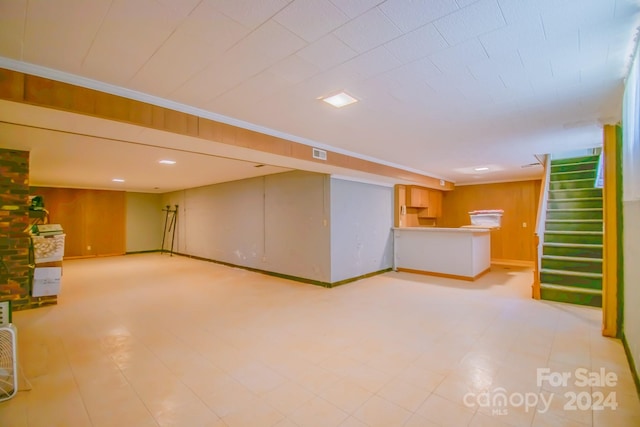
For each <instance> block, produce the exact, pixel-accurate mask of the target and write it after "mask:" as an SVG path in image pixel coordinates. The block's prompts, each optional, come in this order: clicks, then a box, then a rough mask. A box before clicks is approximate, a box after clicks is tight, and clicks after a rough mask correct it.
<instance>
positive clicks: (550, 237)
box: [544, 230, 603, 245]
mask: <svg viewBox="0 0 640 427" xmlns="http://www.w3.org/2000/svg"><path fill="white" fill-rule="evenodd" d="M602 236H603V233H602V231H566V230H551V231H545V233H544V242H545V243H587V244H598V245H599V244H602Z"/></svg>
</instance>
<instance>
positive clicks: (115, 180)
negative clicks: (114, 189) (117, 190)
mask: <svg viewBox="0 0 640 427" xmlns="http://www.w3.org/2000/svg"><path fill="white" fill-rule="evenodd" d="M111 181H113V182H124V179H122V178H113V179H112V180H111Z"/></svg>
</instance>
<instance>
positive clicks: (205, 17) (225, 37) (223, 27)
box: [176, 1, 250, 56]
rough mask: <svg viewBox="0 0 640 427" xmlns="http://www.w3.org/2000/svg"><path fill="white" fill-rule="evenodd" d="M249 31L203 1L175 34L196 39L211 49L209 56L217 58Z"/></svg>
mask: <svg viewBox="0 0 640 427" xmlns="http://www.w3.org/2000/svg"><path fill="white" fill-rule="evenodd" d="M249 31H250V30H249V29H248V28H247V27H244V26H243V25H241V24H239V23H238V22H237V21H234V20H233V19H231V18H229V17H228V16H226V15H224V14H222V13H221V12H219V11H218V10H217V9H215V8H214V7H213V5H212V4H211V3H210V2H207V1H204V2H202V3H200V4H199V5H198V7H197V8H196V9H195V10H194V11H193V13H191V14H190V15H189V16H188V17H187V18H186V19H184V20H183V21H182V22H181V23H180V26H179V27H178V29H177V30H176V32H177V33H184V34H185V35H187V36H189V37H191V38H198V39H200V40H201V42H202V43H206V44H208V45H209V46H210V47H211V51H210V53H209V55H210V56H217V55H218V54H220V53H222V52H224V51H226V50H227V49H229V48H230V47H231V46H233V45H234V44H236V43H237V42H238V41H240V40H241V39H242V38H244V37H245V36H246V35H247V34H249Z"/></svg>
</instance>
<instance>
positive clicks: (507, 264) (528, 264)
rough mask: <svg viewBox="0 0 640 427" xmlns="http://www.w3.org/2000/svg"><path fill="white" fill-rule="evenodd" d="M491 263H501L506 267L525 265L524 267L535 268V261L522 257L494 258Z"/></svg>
mask: <svg viewBox="0 0 640 427" xmlns="http://www.w3.org/2000/svg"><path fill="white" fill-rule="evenodd" d="M491 264H493V265H501V266H505V267H523V268H533V267H534V263H533V261H524V260H520V259H492V260H491Z"/></svg>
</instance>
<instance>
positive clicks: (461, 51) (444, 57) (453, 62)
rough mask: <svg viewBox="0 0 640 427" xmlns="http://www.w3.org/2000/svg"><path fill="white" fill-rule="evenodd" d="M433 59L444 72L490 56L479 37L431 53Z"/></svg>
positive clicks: (430, 56)
mask: <svg viewBox="0 0 640 427" xmlns="http://www.w3.org/2000/svg"><path fill="white" fill-rule="evenodd" d="M429 58H430V59H431V61H432V62H433V63H434V64H435V65H436V67H438V68H439V69H440V70H441V71H443V72H451V71H456V70H459V69H460V68H463V67H466V66H469V65H471V64H473V63H475V62H479V61H482V60H485V59H487V58H488V56H487V53H486V52H485V50H484V49H483V47H482V45H481V44H480V42H479V41H478V40H477V39H474V40H470V41H467V42H463V43H460V44H459V45H456V46H453V47H450V48H448V49H445V50H441V51H439V52H436V53H434V54H432V55H429Z"/></svg>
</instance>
